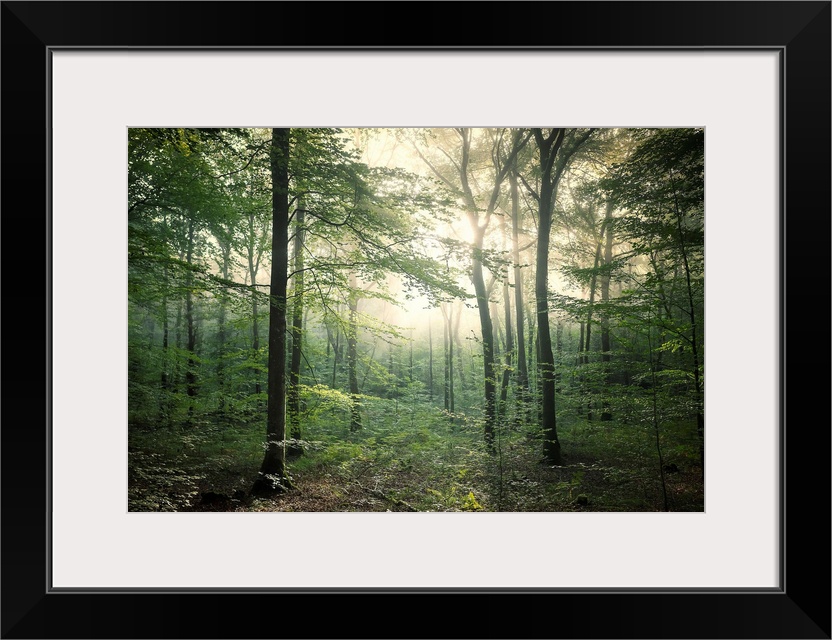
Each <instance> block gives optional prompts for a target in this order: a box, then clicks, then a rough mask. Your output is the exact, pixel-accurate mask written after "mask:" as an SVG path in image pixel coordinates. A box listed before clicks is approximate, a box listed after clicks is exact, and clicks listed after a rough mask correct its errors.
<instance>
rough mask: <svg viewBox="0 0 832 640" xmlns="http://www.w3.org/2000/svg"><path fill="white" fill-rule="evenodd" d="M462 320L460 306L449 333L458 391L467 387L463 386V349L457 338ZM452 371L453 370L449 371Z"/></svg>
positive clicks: (460, 341)
mask: <svg viewBox="0 0 832 640" xmlns="http://www.w3.org/2000/svg"><path fill="white" fill-rule="evenodd" d="M461 318H462V305H460V308H459V309H457V312H456V318H455V319H454V328H453V331H452V332H451V335H452V337H453V340H454V344H455V345H456V369H457V373H458V374H459V388H460V389H463V390H464V389H467V388H468V387H467V386H466V384H465V365H464V362H463V359H462V356H463V348H462V340H461V339H460V337H459V321H460V319H461ZM451 370H452V371H453V369H451Z"/></svg>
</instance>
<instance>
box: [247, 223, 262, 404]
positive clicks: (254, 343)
mask: <svg viewBox="0 0 832 640" xmlns="http://www.w3.org/2000/svg"><path fill="white" fill-rule="evenodd" d="M255 242H256V236H255V230H254V214H253V213H252V214H250V215H249V246H248V274H249V278H250V281H251V292H252V293H251V350H252V352H253V353H254V357H255V358H256V357H257V352H258V351H259V350H260V325H259V324H258V315H259V309H258V301H257V296H258V291H257V271H258V270H259V267H260V256H259V255H255V254H256V253H257V251H256V248H255ZM254 376H255V378H254V393H255V394H258V395H259V394H260V392H261V389H260V374H259V373H258V372H257V370H256V369H255V370H254Z"/></svg>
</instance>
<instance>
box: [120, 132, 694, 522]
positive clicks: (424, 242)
mask: <svg viewBox="0 0 832 640" xmlns="http://www.w3.org/2000/svg"><path fill="white" fill-rule="evenodd" d="M127 134H128V192H127V224H128V233H127V240H128V243H127V265H128V301H127V303H128V316H127V317H128V327H127V335H128V372H127V381H128V406H127V413H128V415H127V428H128V451H127V455H128V495H127V501H128V509H129V511H179V512H182V511H212V512H215V511H237V512H251V511H261V512H274V511H280V512H356V511H358V512H386V511H395V512H401V511H410V512H477V511H480V512H498V511H499V512H532V511H533V512H566V511H568V512H610V511H612V512H615V511H629V512H656V511H703V510H704V469H705V420H704V359H705V354H704V329H705V327H704V142H705V133H704V129H701V128H639V129H633V128H517V127H514V128H509V127H507V128H434V129H420V128H402V129H378V128H377V129H372V128H359V129H350V128H288V129H287V128H273V129H267V128H236V129H231V128H228V129H200V128H169V129H160V128H131V129H128V132H127Z"/></svg>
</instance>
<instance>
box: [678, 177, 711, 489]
mask: <svg viewBox="0 0 832 640" xmlns="http://www.w3.org/2000/svg"><path fill="white" fill-rule="evenodd" d="M670 179H671V183H672V184H673V205H674V208H675V210H676V226H677V230H678V232H679V247H680V249H681V251H682V262H683V264H684V266H685V283H686V285H687V294H688V316H689V317H690V333H691V340H690V345H691V351H692V353H693V380H694V392H695V394H696V430H697V433H698V435H699V462H700V464H701V465H702V477H703V478H704V476H705V416H704V413H703V408H702V387H701V385H702V382H701V380H700V374H699V342H698V340H697V335H696V333H697V329H696V306H695V304H694V300H693V286H692V285H691V278H690V264H689V263H688V253H687V248H686V246H685V237H684V233H683V230H682V212H681V211H680V210H679V202H678V195H677V193H676V182H675V179H674V176H673V170H672V169H671V170H670Z"/></svg>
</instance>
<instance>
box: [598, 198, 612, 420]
mask: <svg viewBox="0 0 832 640" xmlns="http://www.w3.org/2000/svg"><path fill="white" fill-rule="evenodd" d="M612 209H613V207H612V203H611V202H608V203H607V210H606V214H605V216H604V234H605V243H604V266H605V267H606V271H605V272H604V275H603V276H602V277H601V302H602V303H604V304H605V306H606V303H608V302H609V300H610V280H611V275H610V268H611V265H612V238H613V235H612V232H613V223H612ZM601 362H603V363H604V377H605V380H606V381H607V385H609V384H610V382H611V379H610V375H611V374H610V318H609V315H608V314H607V312H606V311H605V312H604V315H603V316H602V317H601ZM605 395H606V391H605ZM601 420H602V421H607V420H612V414H611V413H610V404H609V402H608V401H607V399H606V397H605V398H604V401H603V407H602V411H601Z"/></svg>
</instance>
